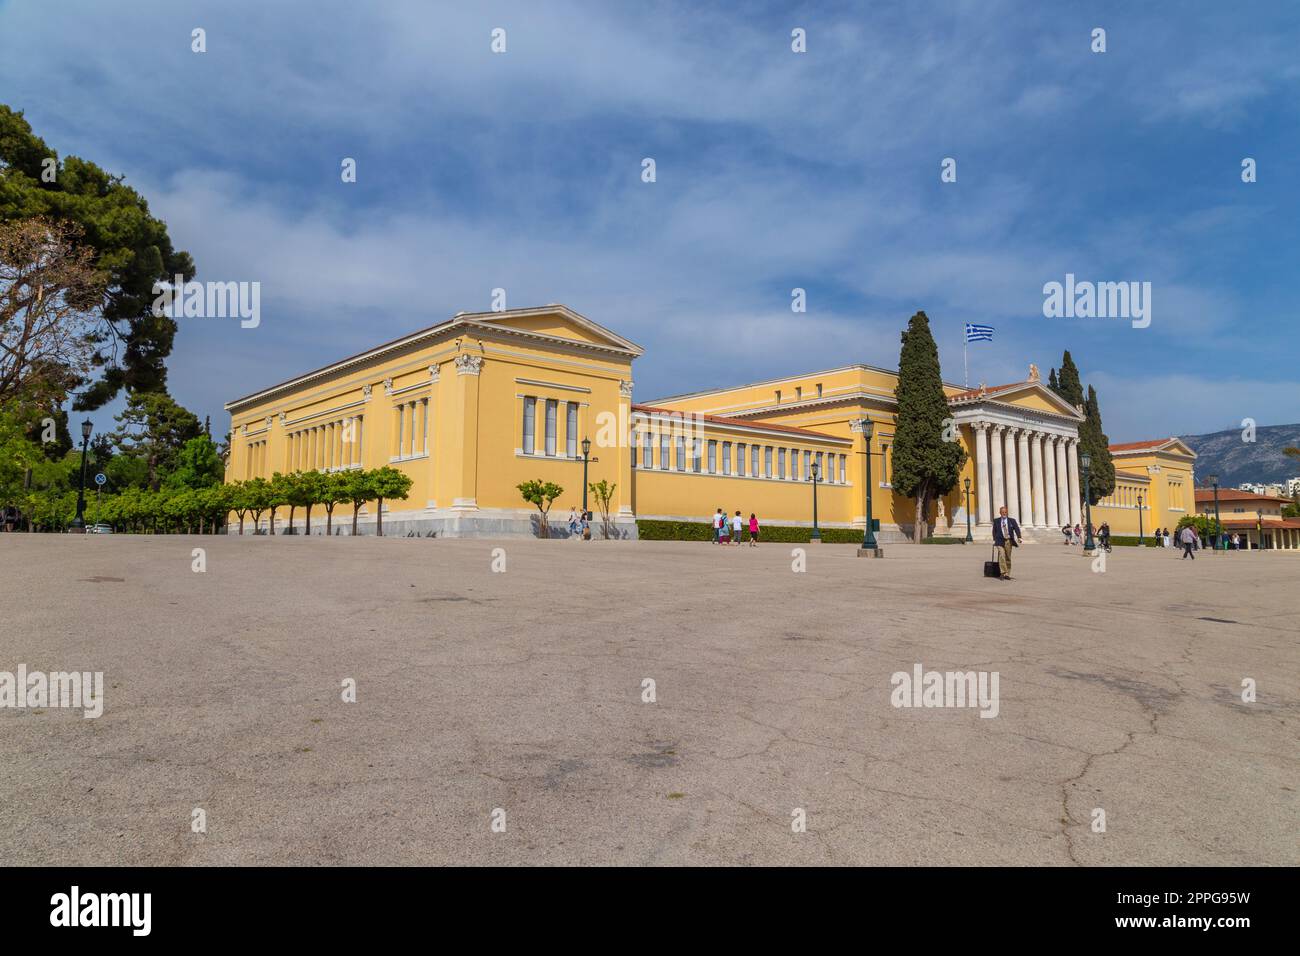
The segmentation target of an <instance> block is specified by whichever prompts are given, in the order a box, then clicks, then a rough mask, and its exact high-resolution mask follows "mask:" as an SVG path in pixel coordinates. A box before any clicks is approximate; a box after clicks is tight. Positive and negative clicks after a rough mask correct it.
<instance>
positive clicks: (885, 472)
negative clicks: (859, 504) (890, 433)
mask: <svg viewBox="0 0 1300 956" xmlns="http://www.w3.org/2000/svg"><path fill="white" fill-rule="evenodd" d="M880 483H881V484H883V485H887V484H889V446H888V445H881V446H880Z"/></svg>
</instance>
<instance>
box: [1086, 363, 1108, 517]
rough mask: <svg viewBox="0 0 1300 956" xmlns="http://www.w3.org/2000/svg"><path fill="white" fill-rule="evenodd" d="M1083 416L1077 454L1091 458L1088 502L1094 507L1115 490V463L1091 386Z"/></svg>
mask: <svg viewBox="0 0 1300 956" xmlns="http://www.w3.org/2000/svg"><path fill="white" fill-rule="evenodd" d="M1083 414H1084V419H1083V424H1082V425H1080V426H1079V453H1080V454H1083V453H1085V452H1086V453H1087V454H1088V455H1090V456H1091V458H1092V462H1091V465H1090V467H1089V469H1088V500H1089V501H1090V502H1091V503H1092V504H1094V505H1095V504H1096V503H1097V502H1099V501H1100V500H1101V499H1102V498H1105V497H1106V496H1107V495H1109V494H1110V493H1111V492H1112V491H1114V490H1115V462H1114V461H1112V460H1111V457H1110V439H1108V438H1107V437H1106V433H1105V432H1104V431H1102V428H1101V408H1100V406H1099V405H1098V404H1097V390H1096V389H1094V388H1093V387H1092V386H1091V385H1089V386H1088V400H1087V401H1086V402H1084V405H1083ZM1081 473H1082V472H1081ZM1079 492H1080V494H1082V493H1083V489H1082V488H1080V489H1079Z"/></svg>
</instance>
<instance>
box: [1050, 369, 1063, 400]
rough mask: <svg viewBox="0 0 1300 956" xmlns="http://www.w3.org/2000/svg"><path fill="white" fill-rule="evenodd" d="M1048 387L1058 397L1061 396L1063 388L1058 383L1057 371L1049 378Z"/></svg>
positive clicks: (1054, 370)
mask: <svg viewBox="0 0 1300 956" xmlns="http://www.w3.org/2000/svg"><path fill="white" fill-rule="evenodd" d="M1047 387H1048V388H1050V389H1051V390H1052V391H1054V392H1055V393H1056V394H1057V395H1060V394H1061V386H1060V385H1059V384H1058V383H1057V381H1056V369H1052V374H1051V375H1049V376H1047Z"/></svg>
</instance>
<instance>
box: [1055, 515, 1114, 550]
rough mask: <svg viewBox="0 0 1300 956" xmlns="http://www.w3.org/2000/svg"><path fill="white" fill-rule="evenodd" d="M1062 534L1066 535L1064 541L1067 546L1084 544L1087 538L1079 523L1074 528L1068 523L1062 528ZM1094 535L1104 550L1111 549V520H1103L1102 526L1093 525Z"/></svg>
mask: <svg viewBox="0 0 1300 956" xmlns="http://www.w3.org/2000/svg"><path fill="white" fill-rule="evenodd" d="M1061 534H1063V535H1065V542H1064V543H1065V544H1066V545H1067V546H1068V545H1076V544H1077V545H1082V544H1083V543H1084V541H1085V540H1087V539H1085V538H1084V536H1083V527H1082V526H1081V525H1077V524H1076V525H1075V526H1074V527H1073V528H1071V527H1070V526H1069V525H1066V526H1065V527H1064V528H1062V529H1061ZM1092 536H1093V538H1094V540H1096V541H1097V543H1098V545H1099V546H1100V547H1101V548H1102V550H1104V551H1109V550H1110V522H1109V521H1103V522H1102V523H1101V527H1100V528H1099V527H1097V526H1096V525H1092Z"/></svg>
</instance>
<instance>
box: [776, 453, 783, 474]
mask: <svg viewBox="0 0 1300 956" xmlns="http://www.w3.org/2000/svg"><path fill="white" fill-rule="evenodd" d="M776 476H777V477H778V478H784V477H785V449H784V448H778V449H777V450H776Z"/></svg>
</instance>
